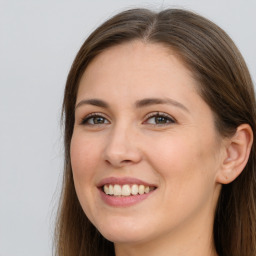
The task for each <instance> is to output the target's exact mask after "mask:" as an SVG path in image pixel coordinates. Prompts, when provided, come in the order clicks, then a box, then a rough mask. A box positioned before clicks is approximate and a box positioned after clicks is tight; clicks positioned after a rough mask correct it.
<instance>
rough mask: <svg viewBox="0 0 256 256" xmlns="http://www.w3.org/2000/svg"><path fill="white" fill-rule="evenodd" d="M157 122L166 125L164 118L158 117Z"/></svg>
mask: <svg viewBox="0 0 256 256" xmlns="http://www.w3.org/2000/svg"><path fill="white" fill-rule="evenodd" d="M155 121H156V123H157V124H165V123H166V119H165V117H162V116H157V117H156V120H155Z"/></svg>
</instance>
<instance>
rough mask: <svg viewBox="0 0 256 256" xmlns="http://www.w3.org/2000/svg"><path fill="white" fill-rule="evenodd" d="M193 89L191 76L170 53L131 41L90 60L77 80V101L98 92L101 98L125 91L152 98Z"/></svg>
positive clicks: (173, 53)
mask: <svg viewBox="0 0 256 256" xmlns="http://www.w3.org/2000/svg"><path fill="white" fill-rule="evenodd" d="M196 86H197V83H196V81H195V80H194V79H193V77H192V73H191V72H190V71H189V69H187V68H186V66H185V65H184V64H183V62H182V61H181V60H180V58H179V57H178V55H177V54H176V53H175V52H174V51H173V50H172V49H170V48H167V47H166V46H164V45H162V44H156V43H154V44H153V43H145V42H142V41H132V42H128V43H124V44H121V45H117V46H113V47H111V48H108V49H106V50H104V51H103V52H102V53H101V54H99V55H98V56H96V57H95V58H94V59H93V60H92V62H91V63H90V64H89V65H88V67H87V69H86V70H85V72H84V74H83V76H82V78H81V81H80V84H79V91H78V97H79V95H80V94H81V93H82V94H84V93H86V94H90V93H93V92H98V91H99V90H101V92H102V94H104V93H105V92H108V93H111V92H112V93H114V92H116V93H118V92H119V93H120V91H121V90H122V91H124V90H125V89H126V90H127V93H128V92H131V91H134V90H136V91H138V92H139V91H141V90H142V91H141V93H145V94H146V93H149V94H150V93H151V94H152V93H155V92H156V91H158V92H160V91H161V90H162V91H163V93H166V90H167V91H169V92H171V91H174V90H175V87H177V88H178V87H180V89H182V88H183V89H187V90H192V91H194V89H195V87H196ZM185 87H187V88H185ZM187 92H188V91H187ZM120 96H121V94H120Z"/></svg>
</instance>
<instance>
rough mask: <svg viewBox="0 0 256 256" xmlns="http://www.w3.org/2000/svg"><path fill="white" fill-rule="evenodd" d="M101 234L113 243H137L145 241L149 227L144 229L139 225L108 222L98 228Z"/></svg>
mask: <svg viewBox="0 0 256 256" xmlns="http://www.w3.org/2000/svg"><path fill="white" fill-rule="evenodd" d="M97 228H98V230H99V232H100V233H101V234H102V235H103V236H104V237H105V238H106V239H107V240H109V241H111V242H113V243H137V242H139V241H142V240H145V238H146V236H145V234H147V233H148V232H147V229H148V227H142V226H140V225H139V224H138V223H127V222H126V223H122V224H120V222H114V221H112V222H108V224H103V225H100V227H97Z"/></svg>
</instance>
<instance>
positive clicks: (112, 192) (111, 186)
mask: <svg viewBox="0 0 256 256" xmlns="http://www.w3.org/2000/svg"><path fill="white" fill-rule="evenodd" d="M104 187H107V186H106V185H105V186H104ZM108 194H109V195H114V187H113V185H109V186H108Z"/></svg>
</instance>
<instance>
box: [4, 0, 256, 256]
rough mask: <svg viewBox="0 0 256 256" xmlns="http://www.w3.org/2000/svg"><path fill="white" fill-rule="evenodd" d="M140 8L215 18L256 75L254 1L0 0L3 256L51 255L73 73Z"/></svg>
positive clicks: (253, 75)
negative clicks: (106, 33)
mask: <svg viewBox="0 0 256 256" xmlns="http://www.w3.org/2000/svg"><path fill="white" fill-rule="evenodd" d="M138 6H143V7H149V8H151V9H161V8H163V7H167V6H168V7H185V8H187V9H190V10H194V11H196V12H199V13H200V14H202V15H204V16H206V17H207V18H209V19H211V20H213V21H214V22H216V23H217V24H218V25H220V26H221V27H222V28H223V29H224V30H226V31H227V32H228V33H229V35H230V36H231V37H232V38H233V40H234V41H235V43H236V44H237V45H238V47H239V49H240V50H241V52H242V54H243V55H244V57H245V60H246V62H247V64H248V66H249V69H250V71H251V74H252V77H253V80H254V81H255V78H256V70H255V67H256V50H255V46H256V33H255V32H256V31H255V30H256V29H255V25H256V15H255V13H256V1H255V0H230V1H229V0H226V1H225V0H214V1H212V0H211V1H210V0H208V1H206V0H187V1H185V0H180V1H178V0H176V1H175V0H174V1H171V0H169V1H167V0H165V1H160V0H159V1H157V0H155V1H154V0H152V1H136V0H129V1H128V0H101V1H100V0H94V1H89V0H87V1H86V0H84V1H82V0H80V1H71V0H70V1H65V0H62V1H58V0H56V1H52V0H51V1H50V0H44V1H43V0H41V1H40V0H37V1H35V0H31V1H30V0H26V1H25V0H16V1H15V0H5V1H3V0H0V256H35V255H37V256H46V255H51V254H52V249H51V248H52V235H53V226H54V218H55V212H56V205H57V201H58V196H59V191H60V183H61V177H62V176H61V175H62V165H63V164H62V161H63V147H62V131H61V126H60V113H61V102H62V96H63V89H64V84H65V80H66V77H67V73H68V71H69V68H70V65H71V63H72V61H73V58H74V56H75V54H76V52H77V51H78V49H79V47H80V46H81V44H82V42H83V41H84V39H85V38H86V37H87V36H88V35H89V33H90V32H91V31H92V30H93V29H95V28H96V27H97V26H98V25H99V24H101V23H102V22H103V21H104V20H105V19H107V18H109V17H110V16H112V15H113V14H115V13H117V12H119V11H121V10H124V9H126V8H128V7H138Z"/></svg>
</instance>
